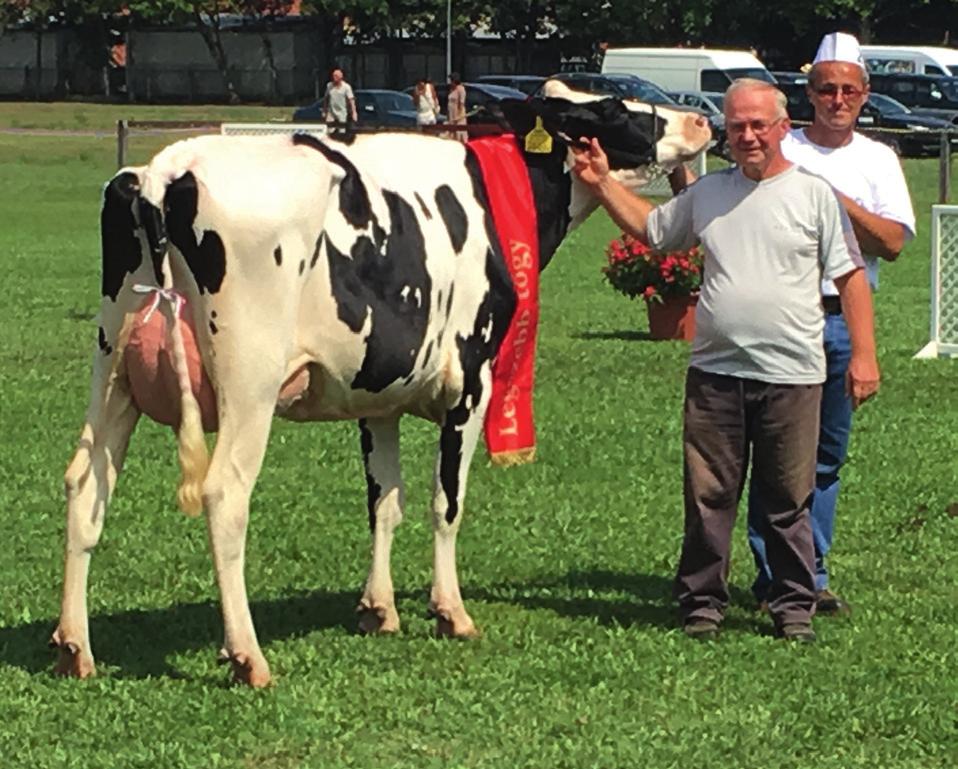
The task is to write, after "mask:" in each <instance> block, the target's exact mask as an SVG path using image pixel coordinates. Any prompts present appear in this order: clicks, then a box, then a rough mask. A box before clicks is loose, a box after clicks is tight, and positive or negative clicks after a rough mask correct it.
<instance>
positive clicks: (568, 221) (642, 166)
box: [499, 80, 712, 245]
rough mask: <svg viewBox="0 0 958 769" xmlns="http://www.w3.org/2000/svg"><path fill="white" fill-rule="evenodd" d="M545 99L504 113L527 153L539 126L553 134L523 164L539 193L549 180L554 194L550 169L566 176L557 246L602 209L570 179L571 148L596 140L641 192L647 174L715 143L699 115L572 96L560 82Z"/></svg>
mask: <svg viewBox="0 0 958 769" xmlns="http://www.w3.org/2000/svg"><path fill="white" fill-rule="evenodd" d="M543 93H544V94H545V95H544V96H543V97H542V98H534V99H529V100H527V101H517V100H508V99H507V100H504V101H502V102H500V103H499V106H500V108H501V109H502V113H503V117H504V118H505V122H506V123H508V127H509V128H510V129H511V130H512V131H514V132H515V134H516V137H517V139H518V140H519V144H520V146H525V137H526V136H527V135H528V134H529V132H530V131H532V130H533V129H535V128H536V121H537V119H538V120H539V121H540V123H541V128H542V130H545V131H547V132H548V133H549V137H550V141H549V142H546V143H545V147H547V148H548V150H549V151H548V152H529V151H528V148H527V151H526V153H525V158H526V162H527V163H528V165H529V167H530V173H531V174H532V176H533V188H534V192H535V187H536V183H537V179H541V178H544V177H546V178H549V179H550V180H551V181H552V183H553V185H552V186H557V185H555V183H554V182H555V179H554V177H555V170H552V169H562V170H563V172H564V173H565V174H566V175H567V179H568V181H567V188H568V189H569V197H568V202H567V205H566V209H567V216H565V217H563V218H564V219H565V221H564V223H563V224H564V226H563V227H562V232H561V234H560V235H559V239H560V240H561V236H562V235H564V234H565V232H566V231H567V230H568V229H571V228H573V227H576V226H577V225H578V224H580V223H581V222H582V221H584V220H585V218H586V217H587V216H588V215H589V213H591V212H592V211H593V210H594V209H595V207H596V205H597V203H596V201H595V199H594V197H593V196H592V195H591V193H589V191H588V190H587V189H586V188H585V186H584V185H583V184H582V183H581V182H579V181H578V179H575V178H574V177H573V175H572V174H569V173H568V171H569V169H570V168H571V167H572V165H573V162H574V161H573V157H572V153H571V150H570V145H571V144H572V143H575V142H578V141H579V139H581V138H589V139H591V138H597V139H598V140H599V142H600V143H601V145H602V148H603V149H604V150H605V152H606V154H607V155H608V157H609V165H610V167H611V169H612V175H613V176H614V177H615V178H616V179H618V180H619V181H620V182H622V183H623V184H625V185H626V186H627V187H629V188H631V189H637V188H638V187H640V186H641V185H642V184H643V183H645V181H646V180H647V179H648V176H649V173H648V170H649V167H650V166H653V165H657V166H662V167H664V168H665V169H667V170H668V169H671V168H673V167H675V166H677V165H678V164H679V163H681V162H683V161H686V160H690V159H691V158H693V157H694V156H695V155H696V154H698V153H699V152H701V151H702V150H704V149H705V147H706V146H707V145H708V142H709V140H710V139H711V138H712V134H711V131H710V129H709V124H708V121H707V120H706V119H705V117H704V116H702V115H701V114H699V113H697V112H690V111H684V110H682V109H681V108H671V107H660V106H656V105H651V104H644V103H642V102H638V101H634V100H631V99H615V98H609V97H603V96H598V95H596V94H588V93H582V92H579V91H573V90H571V89H570V88H569V87H568V86H566V85H565V84H564V83H561V82H559V81H558V80H549V81H547V82H546V84H545V86H544V89H543ZM542 148H543V147H542V145H539V149H540V150H541V149H542ZM563 166H564V169H563V168H562V167H563ZM542 205H543V201H541V200H537V206H540V207H541V206H542ZM541 213H542V211H540V215H541ZM542 230H543V228H542V226H540V236H541V237H545V236H546V235H547V233H544V232H543V231H542ZM550 240H555V238H554V237H553V238H550ZM556 245H558V241H556Z"/></svg>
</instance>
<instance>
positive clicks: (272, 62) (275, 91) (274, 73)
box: [260, 25, 279, 104]
mask: <svg viewBox="0 0 958 769" xmlns="http://www.w3.org/2000/svg"><path fill="white" fill-rule="evenodd" d="M270 31H271V27H270V26H269V25H266V27H265V28H264V29H262V30H261V31H260V40H262V41H263V53H264V54H265V55H266V67H267V68H268V69H269V100H268V101H269V103H270V104H275V103H276V102H277V101H278V99H279V70H277V69H276V57H275V56H273V41H272V40H271V39H270V36H269V33H270Z"/></svg>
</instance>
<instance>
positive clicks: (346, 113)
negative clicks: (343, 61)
mask: <svg viewBox="0 0 958 769" xmlns="http://www.w3.org/2000/svg"><path fill="white" fill-rule="evenodd" d="M323 119H324V120H325V121H326V122H327V123H331V124H333V125H338V126H346V125H347V124H348V123H349V122H353V123H355V122H356V120H357V115H356V97H355V96H353V88H352V86H351V85H350V84H349V83H347V82H346V80H345V79H344V78H343V71H342V70H341V69H340V68H339V67H336V68H335V69H334V70H333V71H332V72H331V73H330V77H329V82H328V83H326V93H325V94H324V96H323Z"/></svg>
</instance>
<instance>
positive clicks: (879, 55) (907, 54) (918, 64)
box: [862, 45, 958, 76]
mask: <svg viewBox="0 0 958 769" xmlns="http://www.w3.org/2000/svg"><path fill="white" fill-rule="evenodd" d="M862 56H863V57H864V58H865V66H866V67H867V68H868V71H869V72H875V73H876V74H882V75H885V74H889V75H894V74H899V73H904V74H907V75H948V76H954V75H958V49H955V48H933V47H931V46H914V47H912V46H906V45H863V46H862Z"/></svg>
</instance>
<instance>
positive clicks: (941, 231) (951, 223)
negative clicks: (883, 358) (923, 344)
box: [936, 207, 958, 346]
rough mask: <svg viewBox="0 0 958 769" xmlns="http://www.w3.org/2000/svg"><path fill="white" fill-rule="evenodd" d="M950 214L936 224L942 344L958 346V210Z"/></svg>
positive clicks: (942, 213) (940, 216) (939, 319)
mask: <svg viewBox="0 0 958 769" xmlns="http://www.w3.org/2000/svg"><path fill="white" fill-rule="evenodd" d="M954 208H955V211H954V212H953V213H951V215H948V214H946V213H945V212H941V215H939V216H938V217H937V222H936V236H937V237H936V240H937V243H936V248H937V251H938V265H939V266H938V272H939V275H940V276H941V277H940V281H941V283H940V287H939V290H938V302H939V308H940V309H939V315H938V322H939V341H940V343H941V344H950V345H956V346H958V207H954Z"/></svg>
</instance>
